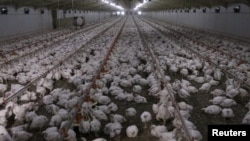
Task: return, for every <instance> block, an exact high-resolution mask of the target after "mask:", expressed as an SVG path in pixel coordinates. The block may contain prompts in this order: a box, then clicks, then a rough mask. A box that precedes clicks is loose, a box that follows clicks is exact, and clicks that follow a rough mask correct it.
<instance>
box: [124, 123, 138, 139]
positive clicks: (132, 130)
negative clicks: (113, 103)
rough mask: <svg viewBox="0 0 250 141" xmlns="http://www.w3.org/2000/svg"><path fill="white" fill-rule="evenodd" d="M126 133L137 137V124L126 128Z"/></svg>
mask: <svg viewBox="0 0 250 141" xmlns="http://www.w3.org/2000/svg"><path fill="white" fill-rule="evenodd" d="M126 135H127V136H128V137H129V138H135V137H136V136H137V135H138V128H137V126H136V125H130V126H128V127H127V129H126Z"/></svg>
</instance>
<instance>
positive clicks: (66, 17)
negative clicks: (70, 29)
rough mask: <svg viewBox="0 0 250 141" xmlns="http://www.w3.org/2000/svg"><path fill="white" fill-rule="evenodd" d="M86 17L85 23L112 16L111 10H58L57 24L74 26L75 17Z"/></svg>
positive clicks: (59, 25)
mask: <svg viewBox="0 0 250 141" xmlns="http://www.w3.org/2000/svg"><path fill="white" fill-rule="evenodd" d="M78 16H80V17H84V19H85V24H89V23H94V22H98V21H100V20H103V19H106V18H110V17H111V12H96V11H78V10H76V11H73V10H67V11H63V10H58V11H57V19H58V20H57V25H58V27H66V26H73V17H78Z"/></svg>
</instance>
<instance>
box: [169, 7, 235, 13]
mask: <svg viewBox="0 0 250 141" xmlns="http://www.w3.org/2000/svg"><path fill="white" fill-rule="evenodd" d="M167 11H170V12H173V11H174V10H167ZM175 11H176V12H177V11H178V10H175ZM182 11H184V12H185V13H189V11H190V9H184V10H182V9H180V12H181V13H182ZM206 11H207V8H203V9H202V12H203V13H206ZM214 11H215V12H216V13H220V7H215V9H214ZM193 12H194V13H195V12H196V9H193ZM234 12H235V13H240V6H236V7H234Z"/></svg>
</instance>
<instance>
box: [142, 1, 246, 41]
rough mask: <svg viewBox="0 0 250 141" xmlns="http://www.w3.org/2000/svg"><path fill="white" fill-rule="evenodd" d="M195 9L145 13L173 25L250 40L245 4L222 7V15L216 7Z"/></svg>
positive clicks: (144, 14) (146, 15) (144, 13)
mask: <svg viewBox="0 0 250 141" xmlns="http://www.w3.org/2000/svg"><path fill="white" fill-rule="evenodd" d="M239 5H240V8H241V9H240V10H241V11H240V13H234V7H235V6H239ZM202 9H203V8H201V9H196V12H195V13H194V12H193V9H191V10H190V11H189V13H185V12H184V10H182V12H181V11H180V10H171V11H155V12H143V13H142V15H143V16H145V17H149V18H153V19H156V20H160V21H164V22H167V23H173V24H177V25H181V26H187V27H191V28H197V29H201V30H206V31H210V32H216V33H220V34H226V35H229V36H235V37H243V38H246V39H247V38H248V39H249V38H250V26H249V25H250V7H248V6H247V5H244V4H236V5H231V6H229V7H228V8H224V7H220V13H215V7H212V8H210V9H209V8H206V13H203V11H202Z"/></svg>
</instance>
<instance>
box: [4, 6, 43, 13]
mask: <svg viewBox="0 0 250 141" xmlns="http://www.w3.org/2000/svg"><path fill="white" fill-rule="evenodd" d="M0 10H1V14H3V15H7V14H8V8H7V7H0ZM23 12H24V14H29V13H30V9H29V8H24V9H23ZM40 14H44V9H40Z"/></svg>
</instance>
